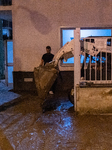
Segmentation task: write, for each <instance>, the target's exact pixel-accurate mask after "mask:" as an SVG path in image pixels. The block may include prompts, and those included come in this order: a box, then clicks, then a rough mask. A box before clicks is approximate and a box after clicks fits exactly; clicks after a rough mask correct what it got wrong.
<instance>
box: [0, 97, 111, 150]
mask: <svg viewBox="0 0 112 150" xmlns="http://www.w3.org/2000/svg"><path fill="white" fill-rule="evenodd" d="M41 103H42V100H41V99H39V98H38V97H37V96H36V95H30V94H29V95H28V96H26V97H25V99H24V100H23V101H21V102H20V103H18V104H16V105H14V106H12V107H10V108H7V109H6V110H5V111H1V112H0V128H1V131H2V133H3V134H2V135H1V136H2V137H4V136H5V138H6V139H7V142H9V144H10V145H11V147H12V149H14V150H33V149H34V150H50V149H51V150H111V149H112V116H111V115H108V116H106V115H93V116H92V115H82V116H78V115H76V114H75V112H74V109H73V105H72V104H71V103H70V101H69V100H68V98H67V97H64V96H63V97H58V98H55V99H50V100H47V101H46V103H45V105H46V107H47V105H48V106H51V107H52V106H53V107H52V109H49V107H47V109H46V111H45V112H44V113H43V111H42V107H41V106H40V104H41ZM54 106H56V107H54ZM44 107H45V106H44ZM2 137H1V138H2ZM2 139H3V138H2ZM0 148H1V147H0ZM1 149H2V148H1Z"/></svg>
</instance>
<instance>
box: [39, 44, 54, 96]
mask: <svg viewBox="0 0 112 150" xmlns="http://www.w3.org/2000/svg"><path fill="white" fill-rule="evenodd" d="M53 57H54V55H53V54H52V53H51V47H50V46H46V53H45V54H43V56H42V59H41V63H40V66H43V65H44V66H45V64H46V63H49V62H50V61H52V59H53ZM55 85H56V82H55V83H54V84H53V86H52V87H51V90H50V91H49V94H54V91H55Z"/></svg>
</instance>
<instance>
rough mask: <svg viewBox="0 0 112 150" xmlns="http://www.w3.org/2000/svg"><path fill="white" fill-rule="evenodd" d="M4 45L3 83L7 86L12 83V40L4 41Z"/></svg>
mask: <svg viewBox="0 0 112 150" xmlns="http://www.w3.org/2000/svg"><path fill="white" fill-rule="evenodd" d="M4 47H5V83H6V85H7V86H12V85H13V41H12V40H6V41H4Z"/></svg>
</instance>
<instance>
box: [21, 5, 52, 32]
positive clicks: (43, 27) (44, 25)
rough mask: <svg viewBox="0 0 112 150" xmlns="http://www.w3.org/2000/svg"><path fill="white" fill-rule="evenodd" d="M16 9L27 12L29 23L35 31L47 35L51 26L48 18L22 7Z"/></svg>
mask: <svg viewBox="0 0 112 150" xmlns="http://www.w3.org/2000/svg"><path fill="white" fill-rule="evenodd" d="M18 9H24V10H26V11H28V12H29V14H30V18H31V22H32V23H33V25H34V27H35V29H36V30H38V31H39V32H40V33H41V34H48V33H49V32H50V31H51V30H52V27H51V24H50V21H49V20H48V18H47V17H46V16H44V15H42V14H40V13H38V12H37V11H33V10H29V9H28V8H26V7H24V6H19V7H18Z"/></svg>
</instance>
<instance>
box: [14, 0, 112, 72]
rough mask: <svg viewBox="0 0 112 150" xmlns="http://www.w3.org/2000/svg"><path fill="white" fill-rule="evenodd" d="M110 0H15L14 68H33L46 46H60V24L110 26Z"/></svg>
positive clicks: (111, 18)
mask: <svg viewBox="0 0 112 150" xmlns="http://www.w3.org/2000/svg"><path fill="white" fill-rule="evenodd" d="M111 8H112V3H111V0H107V1H105V0H91V1H90V0H78V1H74V0H69V1H68V0H64V1H62V0H57V1H53V0H49V1H46V0H41V1H39V0H38V1H36V0H25V1H23V0H19V1H17V0H13V8H12V9H13V12H12V17H13V43H14V71H33V69H34V67H36V66H38V65H39V63H40V60H41V57H42V55H43V53H45V52H46V51H45V47H46V46H47V45H50V46H51V48H52V53H54V54H55V53H56V52H57V51H58V50H59V48H60V41H61V40H60V27H111V26H112V9H111Z"/></svg>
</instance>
